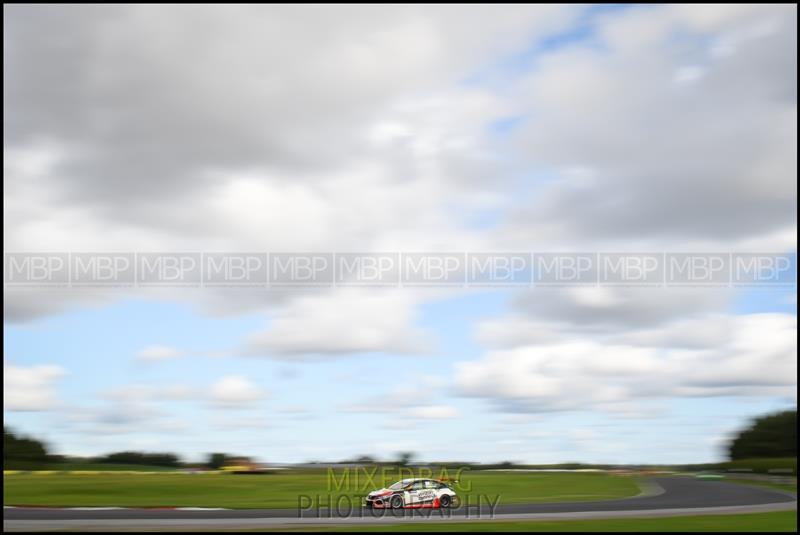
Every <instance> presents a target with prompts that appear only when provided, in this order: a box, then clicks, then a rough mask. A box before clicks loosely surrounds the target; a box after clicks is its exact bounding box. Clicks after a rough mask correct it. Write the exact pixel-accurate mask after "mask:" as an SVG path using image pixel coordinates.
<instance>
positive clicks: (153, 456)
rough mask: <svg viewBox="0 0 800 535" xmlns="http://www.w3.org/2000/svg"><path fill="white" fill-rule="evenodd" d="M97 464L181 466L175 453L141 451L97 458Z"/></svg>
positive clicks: (122, 452)
mask: <svg viewBox="0 0 800 535" xmlns="http://www.w3.org/2000/svg"><path fill="white" fill-rule="evenodd" d="M97 462H100V463H110V464H140V465H152V466H168V467H177V466H180V464H181V463H180V459H179V458H178V456H177V455H175V454H174V453H142V452H139V451H120V452H116V453H109V454H108V455H104V456H102V457H98V458H97Z"/></svg>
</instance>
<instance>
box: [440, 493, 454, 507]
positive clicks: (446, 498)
mask: <svg viewBox="0 0 800 535" xmlns="http://www.w3.org/2000/svg"><path fill="white" fill-rule="evenodd" d="M450 503H452V501H451V499H450V495H449V494H445V495H443V496H442V497H441V498H439V506H440V507H444V508H447V507H450Z"/></svg>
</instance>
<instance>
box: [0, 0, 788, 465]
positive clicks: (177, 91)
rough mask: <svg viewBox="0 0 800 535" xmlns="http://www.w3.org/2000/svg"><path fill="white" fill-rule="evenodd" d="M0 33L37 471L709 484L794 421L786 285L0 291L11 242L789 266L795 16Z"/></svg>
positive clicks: (157, 13)
mask: <svg viewBox="0 0 800 535" xmlns="http://www.w3.org/2000/svg"><path fill="white" fill-rule="evenodd" d="M4 35H5V37H4V53H3V54H4V55H3V59H4V111H5V113H4V138H3V139H4V175H3V176H4V178H3V193H4V195H3V208H4V217H3V222H4V230H3V240H4V260H5V261H4V270H5V273H6V275H5V278H4V282H5V284H4V294H3V296H4V339H3V342H4V348H3V358H4V379H3V390H4V396H3V404H4V420H5V425H7V426H10V427H11V428H12V429H14V430H16V431H18V432H20V433H23V434H28V435H31V436H35V437H38V438H40V439H44V440H45V441H46V442H47V443H48V444H49V445H50V448H51V450H53V451H54V452H57V453H60V454H65V455H85V456H89V455H98V454H103V453H109V452H113V451H120V450H127V449H136V450H142V451H172V452H176V453H178V454H180V455H181V456H182V457H183V458H184V459H185V460H192V461H196V460H201V459H203V458H205V456H206V455H207V454H208V453H210V452H227V453H231V454H240V455H249V456H253V457H254V458H256V459H258V460H261V461H267V462H306V461H334V460H340V459H345V458H354V457H357V456H360V455H371V456H373V457H376V458H379V459H394V458H396V457H397V455H398V452H402V451H411V452H414V453H415V455H416V458H418V459H420V460H425V461H436V460H451V461H480V462H497V461H506V460H510V461H518V462H527V463H554V462H573V461H580V462H600V463H688V462H708V461H714V460H719V459H722V458H723V457H724V455H725V449H724V447H725V444H726V441H727V440H729V439H730V437H731V436H732V435H733V434H734V433H735V432H736V431H737V430H738V429H741V428H742V427H743V426H745V425H746V424H747V422H748V420H749V419H751V418H753V417H755V416H758V415H761V414H763V413H766V412H770V411H776V410H782V409H787V408H793V407H796V403H797V365H796V354H797V342H796V337H797V299H796V295H797V293H796V292H797V289H796V282H795V281H796V276H792V277H794V278H791V277H790V278H788V279H781V281H780V282H781V284H763V285H735V284H715V285H694V286H669V285H663V284H662V285H619V284H599V283H598V284H567V285H554V286H548V285H539V284H512V285H494V286H492V285H483V286H481V285H463V284H462V285H458V284H456V285H434V286H430V287H429V286H422V285H386V286H350V285H319V286H302V287H300V286H297V287H293V286H292V287H282V288H276V287H263V286H262V287H224V286H213V287H212V286H202V287H198V286H196V285H194V286H192V285H190V286H176V285H164V286H152V285H151V286H146V285H127V286H124V285H123V286H114V287H110V286H109V287H87V286H80V285H67V286H58V285H56V286H41V285H38V286H37V285H34V286H32V287H29V286H23V285H18V284H13V283H9V275H8V270H9V265H10V264H9V260H8V258H9V255H12V256H13V255H14V254H19V253H43V252H49V253H64V254H68V253H71V254H75V253H87V252H92V253H121V254H131V255H133V254H141V253H150V252H175V253H184V252H212V253H213V252H247V253H265V254H266V253H268V254H272V253H292V252H303V253H309V252H310V253H320V254H322V253H325V254H327V253H355V252H358V253H363V254H370V253H392V254H395V253H400V254H405V253H418V252H430V253H442V254H444V253H454V252H473V253H480V252H515V253H533V254H536V253H544V252H553V253H555V252H559V253H560V252H579V253H595V252H597V253H600V252H606V253H648V252H652V253H675V254H678V253H696V254H704V253H726V254H727V253H733V254H745V253H771V254H776V255H786V257H787V258H790V259H791V264H792V269H793V270H794V271H795V273H796V261H795V260H794V258H795V256H794V255H796V244H797V190H796V180H795V177H796V175H797V152H796V151H797V148H796V147H797V87H796V79H797V55H796V50H797V11H796V6H789V5H784V6H768V5H735V6H722V5H713V6H699V5H678V6H673V5H654V6H624V5H613V6H610V5H609V6H583V5H580V6H579V5H571V6H561V5H555V6H548V5H537V6H490V5H482V6H480V5H468V6H447V5H445V6H421V5H416V6H388V5H381V6H211V5H201V6H191V7H189V6H141V5H140V6H55V5H50V6H23V5H10V6H5V7H4ZM787 281H788V282H789V283H786V282H787ZM12 282H13V281H12Z"/></svg>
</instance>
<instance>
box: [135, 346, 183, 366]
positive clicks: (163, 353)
mask: <svg viewBox="0 0 800 535" xmlns="http://www.w3.org/2000/svg"><path fill="white" fill-rule="evenodd" d="M184 355H185V353H184V352H183V351H181V350H180V349H177V348H175V347H170V346H147V347H145V348H144V349H142V350H141V351H139V352H138V353H137V354H136V357H137V358H139V359H141V360H144V361H148V362H157V361H161V360H169V359H174V358H178V357H182V356H184Z"/></svg>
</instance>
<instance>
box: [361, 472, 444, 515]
mask: <svg viewBox="0 0 800 535" xmlns="http://www.w3.org/2000/svg"><path fill="white" fill-rule="evenodd" d="M457 500H458V496H457V495H456V491H454V490H453V489H452V488H451V487H450V486H449V485H448V484H447V483H444V482H442V481H439V480H437V479H403V480H402V481H398V482H397V483H395V484H394V485H390V486H389V487H387V488H385V489H380V490H376V491H373V492H370V493H369V494H368V495H367V500H366V506H367V507H368V508H375V509H388V508H391V509H402V508H406V509H420V508H427V507H430V508H437V509H438V508H439V507H443V508H447V507H450V506H452V505H453V504H454V503H456V502H457Z"/></svg>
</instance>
